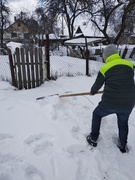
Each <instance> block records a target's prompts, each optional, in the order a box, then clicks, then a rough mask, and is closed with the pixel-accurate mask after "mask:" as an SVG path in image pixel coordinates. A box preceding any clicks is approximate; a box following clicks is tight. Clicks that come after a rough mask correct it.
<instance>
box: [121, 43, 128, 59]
mask: <svg viewBox="0 0 135 180" xmlns="http://www.w3.org/2000/svg"><path fill="white" fill-rule="evenodd" d="M127 51H128V48H127V46H126V47H125V49H124V51H123V54H122V58H125V56H126V54H127Z"/></svg>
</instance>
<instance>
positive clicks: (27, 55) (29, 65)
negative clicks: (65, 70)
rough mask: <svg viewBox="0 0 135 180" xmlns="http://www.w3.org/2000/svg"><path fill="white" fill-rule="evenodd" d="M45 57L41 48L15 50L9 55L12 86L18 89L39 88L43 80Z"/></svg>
mask: <svg viewBox="0 0 135 180" xmlns="http://www.w3.org/2000/svg"><path fill="white" fill-rule="evenodd" d="M44 58H45V57H44V56H43V52H42V49H41V48H34V49H33V48H29V49H26V48H20V49H19V48H16V50H15V53H14V55H12V54H11V52H10V54H9V60H10V69H11V76H12V84H13V85H14V86H15V87H17V88H18V89H31V88H35V87H38V86H40V85H41V84H42V83H43V82H44V80H45V71H47V70H46V67H45V63H44V62H45V59H44Z"/></svg>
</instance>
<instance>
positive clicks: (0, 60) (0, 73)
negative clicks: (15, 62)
mask: <svg viewBox="0 0 135 180" xmlns="http://www.w3.org/2000/svg"><path fill="white" fill-rule="evenodd" d="M0 79H1V80H4V81H9V82H12V79H11V72H10V64H9V57H8V55H0Z"/></svg>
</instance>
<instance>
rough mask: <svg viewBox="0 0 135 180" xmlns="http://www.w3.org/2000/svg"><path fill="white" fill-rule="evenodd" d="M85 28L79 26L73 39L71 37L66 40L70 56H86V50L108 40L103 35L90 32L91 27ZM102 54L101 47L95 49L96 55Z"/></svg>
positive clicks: (65, 43)
mask: <svg viewBox="0 0 135 180" xmlns="http://www.w3.org/2000/svg"><path fill="white" fill-rule="evenodd" d="M84 30H85V31H84ZM84 30H82V28H81V27H80V26H79V27H78V28H77V30H76V32H75V34H74V37H73V39H69V40H67V41H65V42H64V45H65V46H67V52H68V55H69V56H73V57H79V58H80V57H82V58H85V53H86V51H89V50H90V47H92V46H98V45H100V44H101V43H102V44H103V43H105V42H106V39H105V38H104V36H103V35H100V36H96V35H94V34H92V33H91V32H90V29H84ZM101 54H102V48H101V47H100V48H99V47H98V49H95V55H101ZM91 58H93V57H91ZM94 59H95V57H94Z"/></svg>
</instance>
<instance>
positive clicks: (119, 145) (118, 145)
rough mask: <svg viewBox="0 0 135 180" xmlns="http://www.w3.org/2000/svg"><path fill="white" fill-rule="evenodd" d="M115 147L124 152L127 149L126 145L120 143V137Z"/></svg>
mask: <svg viewBox="0 0 135 180" xmlns="http://www.w3.org/2000/svg"><path fill="white" fill-rule="evenodd" d="M117 147H118V148H119V150H120V151H121V152H122V153H126V152H127V151H128V148H127V145H123V144H122V143H121V141H120V139H118V142H117Z"/></svg>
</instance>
